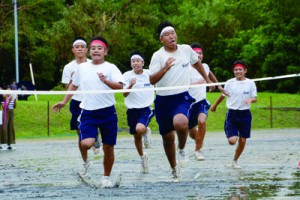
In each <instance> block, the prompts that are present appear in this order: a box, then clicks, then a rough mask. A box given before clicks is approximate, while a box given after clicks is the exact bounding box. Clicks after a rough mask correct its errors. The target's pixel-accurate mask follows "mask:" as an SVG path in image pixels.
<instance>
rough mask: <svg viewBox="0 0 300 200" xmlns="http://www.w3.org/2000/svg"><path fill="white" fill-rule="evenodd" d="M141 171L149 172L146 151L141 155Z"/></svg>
mask: <svg viewBox="0 0 300 200" xmlns="http://www.w3.org/2000/svg"><path fill="white" fill-rule="evenodd" d="M141 173H143V174H147V173H149V168H148V155H147V154H146V153H144V155H143V156H141Z"/></svg>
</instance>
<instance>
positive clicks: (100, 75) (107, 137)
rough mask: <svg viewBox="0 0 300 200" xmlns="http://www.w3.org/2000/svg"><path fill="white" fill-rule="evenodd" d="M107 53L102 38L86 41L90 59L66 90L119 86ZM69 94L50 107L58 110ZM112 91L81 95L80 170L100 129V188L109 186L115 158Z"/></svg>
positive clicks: (116, 71) (115, 122)
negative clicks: (101, 171) (101, 174)
mask: <svg viewBox="0 0 300 200" xmlns="http://www.w3.org/2000/svg"><path fill="white" fill-rule="evenodd" d="M107 53H108V43H107V41H106V40H105V39H104V38H102V37H99V36H97V37H94V38H93V39H92V40H91V43H90V55H91V58H92V62H86V63H82V64H81V65H80V66H79V68H78V70H77V71H76V72H75V73H74V76H73V77H72V83H71V84H70V86H69V87H68V91H74V90H76V89H77V88H78V87H79V86H80V87H81V89H82V90H83V91H93V90H98V91H110V90H116V89H123V83H124V81H123V80H124V79H123V75H122V73H121V71H120V70H119V69H118V68H117V66H116V65H114V64H112V63H109V62H107V61H105V56H106V55H107ZM71 97H72V95H71V94H67V95H66V96H65V97H64V99H63V101H62V102H59V103H57V104H55V105H53V107H52V110H53V111H54V112H59V111H60V109H61V108H63V107H64V106H65V105H66V104H67V102H68V101H69V100H70V99H71ZM115 103H116V101H115V98H114V94H113V93H95V94H83V98H82V101H81V103H80V108H81V109H82V113H81V116H80V125H79V128H80V145H81V147H82V158H83V161H84V164H83V170H82V171H80V172H79V174H80V175H81V176H85V175H86V174H87V172H88V169H89V168H90V166H91V165H92V162H91V161H90V160H89V159H88V153H87V152H88V150H89V149H90V148H91V147H92V146H93V145H94V144H95V142H96V140H97V137H98V129H100V133H101V138H102V141H103V152H104V157H103V168H104V173H103V178H102V187H104V188H111V187H113V184H112V181H111V177H110V174H111V171H112V167H113V164H114V161H115V155H114V146H115V145H116V142H117V133H118V118H117V113H116V109H115V106H114V105H115Z"/></svg>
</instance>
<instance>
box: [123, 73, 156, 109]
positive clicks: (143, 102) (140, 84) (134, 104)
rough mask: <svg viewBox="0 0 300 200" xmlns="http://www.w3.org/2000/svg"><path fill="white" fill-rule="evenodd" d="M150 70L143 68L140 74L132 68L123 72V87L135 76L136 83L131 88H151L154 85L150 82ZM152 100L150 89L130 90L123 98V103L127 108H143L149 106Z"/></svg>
mask: <svg viewBox="0 0 300 200" xmlns="http://www.w3.org/2000/svg"><path fill="white" fill-rule="evenodd" d="M149 76H150V71H149V70H147V69H143V73H142V74H136V73H135V72H134V71H133V70H131V71H128V72H125V73H124V74H123V77H124V86H123V88H124V89H127V88H128V86H129V85H130V81H131V79H133V78H136V83H135V84H134V85H133V87H132V89H147V88H153V87H154V86H153V85H151V84H150V79H149ZM153 101H154V90H150V91H141V92H140V91H138V92H130V93H129V95H128V96H127V97H125V98H124V102H125V105H126V106H127V108H145V107H148V106H150V105H151V104H152V103H153Z"/></svg>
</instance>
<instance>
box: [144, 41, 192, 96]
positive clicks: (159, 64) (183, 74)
mask: <svg viewBox="0 0 300 200" xmlns="http://www.w3.org/2000/svg"><path fill="white" fill-rule="evenodd" d="M170 57H174V58H175V59H176V60H175V65H174V66H173V67H171V68H170V69H169V70H168V71H167V73H165V75H164V76H163V77H162V78H161V80H160V81H158V82H157V83H156V84H155V86H156V87H170V86H185V85H186V86H187V87H186V88H183V89H172V90H158V91H156V94H158V95H161V96H167V95H174V94H179V93H182V92H185V91H188V85H189V84H190V75H189V74H190V73H189V71H190V69H189V66H190V64H191V63H192V64H195V63H196V62H197V61H198V55H197V53H195V51H193V49H192V48H191V47H190V46H189V45H185V44H183V45H177V50H176V51H175V52H172V53H170V52H167V51H166V50H165V48H164V47H161V48H160V49H159V50H158V51H156V52H155V53H154V54H153V56H152V58H151V62H150V66H149V69H150V74H154V73H156V72H157V71H159V70H161V69H162V68H163V67H164V66H165V64H166V61H167V60H168V58H170Z"/></svg>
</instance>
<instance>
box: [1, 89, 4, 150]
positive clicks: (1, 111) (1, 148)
mask: <svg viewBox="0 0 300 200" xmlns="http://www.w3.org/2000/svg"><path fill="white" fill-rule="evenodd" d="M0 90H3V88H2V87H0ZM3 100H4V98H3V94H0V150H2V149H3V147H2V146H1V143H2V137H3V136H2V135H3Z"/></svg>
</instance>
